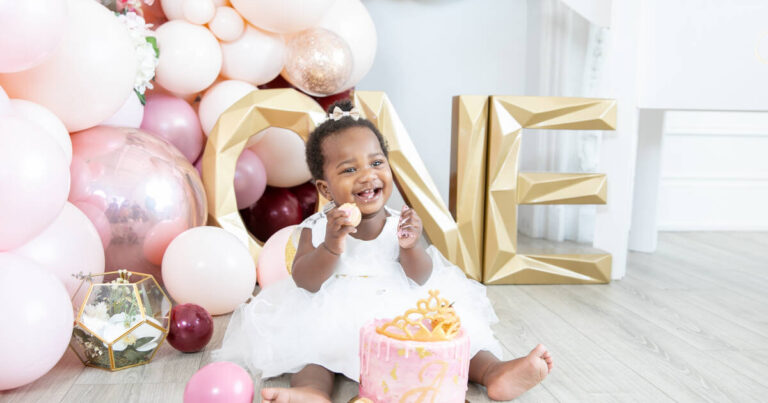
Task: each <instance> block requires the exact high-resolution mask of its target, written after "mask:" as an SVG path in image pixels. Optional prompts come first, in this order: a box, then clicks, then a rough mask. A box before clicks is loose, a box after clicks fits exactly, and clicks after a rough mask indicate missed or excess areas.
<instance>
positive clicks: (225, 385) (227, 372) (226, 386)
mask: <svg viewBox="0 0 768 403" xmlns="http://www.w3.org/2000/svg"><path fill="white" fill-rule="evenodd" d="M252 400H253V381H252V380H251V376H250V375H249V374H248V372H246V370H244V369H243V368H241V367H240V366H239V365H237V364H234V363H231V362H228V361H219V362H214V363H211V364H208V365H206V366H204V367H202V368H200V369H199V370H198V371H197V372H195V374H194V375H192V377H191V378H189V381H188V382H187V386H186V388H184V403H218V402H221V403H250V402H251V401H252Z"/></svg>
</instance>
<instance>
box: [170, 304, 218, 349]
mask: <svg viewBox="0 0 768 403" xmlns="http://www.w3.org/2000/svg"><path fill="white" fill-rule="evenodd" d="M211 336H213V318H212V317H211V314H210V313H208V311H206V310H205V308H203V307H201V306H200V305H195V304H182V305H176V306H174V307H173V309H172V310H171V325H170V330H169V331H168V337H167V338H166V340H168V343H170V344H171V346H173V348H175V349H176V350H179V351H181V352H184V353H194V352H197V351H200V350H202V349H203V348H204V347H205V346H206V345H207V344H208V342H209V341H210V340H211Z"/></svg>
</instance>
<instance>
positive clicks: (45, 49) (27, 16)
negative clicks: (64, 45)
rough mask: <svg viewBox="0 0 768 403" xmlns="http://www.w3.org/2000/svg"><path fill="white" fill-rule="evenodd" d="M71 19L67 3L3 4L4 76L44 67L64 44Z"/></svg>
mask: <svg viewBox="0 0 768 403" xmlns="http://www.w3.org/2000/svg"><path fill="white" fill-rule="evenodd" d="M67 17H68V16H67V2H66V1H62V0H24V1H18V0H0V55H2V56H0V72H5V73H12V72H16V71H21V70H26V69H28V68H32V67H34V66H36V65H38V64H40V63H42V62H43V61H44V60H45V59H46V58H47V57H48V56H50V55H51V54H52V53H53V51H54V50H56V47H58V46H59V44H60V43H61V39H62V37H63V36H64V32H65V30H66V28H67Z"/></svg>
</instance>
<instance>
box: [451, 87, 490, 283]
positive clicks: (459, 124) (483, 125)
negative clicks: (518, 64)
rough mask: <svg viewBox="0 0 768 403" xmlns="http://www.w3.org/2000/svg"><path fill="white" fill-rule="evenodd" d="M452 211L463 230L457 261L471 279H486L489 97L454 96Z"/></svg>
mask: <svg viewBox="0 0 768 403" xmlns="http://www.w3.org/2000/svg"><path fill="white" fill-rule="evenodd" d="M451 126H452V128H451V129H452V130H451V132H452V133H451V184H450V200H449V203H448V206H449V211H450V212H451V214H453V217H454V218H455V220H456V223H457V225H458V228H459V234H458V246H459V250H458V251H457V252H458V253H457V255H456V259H457V260H456V261H454V262H455V263H456V264H457V265H458V266H459V267H461V268H462V269H463V270H464V272H465V273H466V274H467V276H469V277H470V278H472V279H474V280H477V281H482V279H483V237H484V233H485V228H484V223H483V218H484V213H485V171H486V166H485V156H486V152H487V151H486V140H487V137H488V133H487V132H488V97H487V96H480V95H460V96H456V97H453V121H452V125H451Z"/></svg>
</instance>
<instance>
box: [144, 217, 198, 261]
mask: <svg viewBox="0 0 768 403" xmlns="http://www.w3.org/2000/svg"><path fill="white" fill-rule="evenodd" d="M188 229H189V225H188V224H187V221H186V220H185V217H177V218H175V219H173V220H163V221H160V222H159V223H157V224H155V226H154V227H152V228H151V229H150V230H149V231H147V236H146V238H144V257H146V258H147V260H148V261H150V262H151V263H152V264H156V265H158V266H159V265H160V264H162V263H163V255H164V254H165V250H166V249H168V245H170V243H171V241H173V238H176V237H177V236H178V235H179V234H181V233H182V232H184V231H186V230H188Z"/></svg>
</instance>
